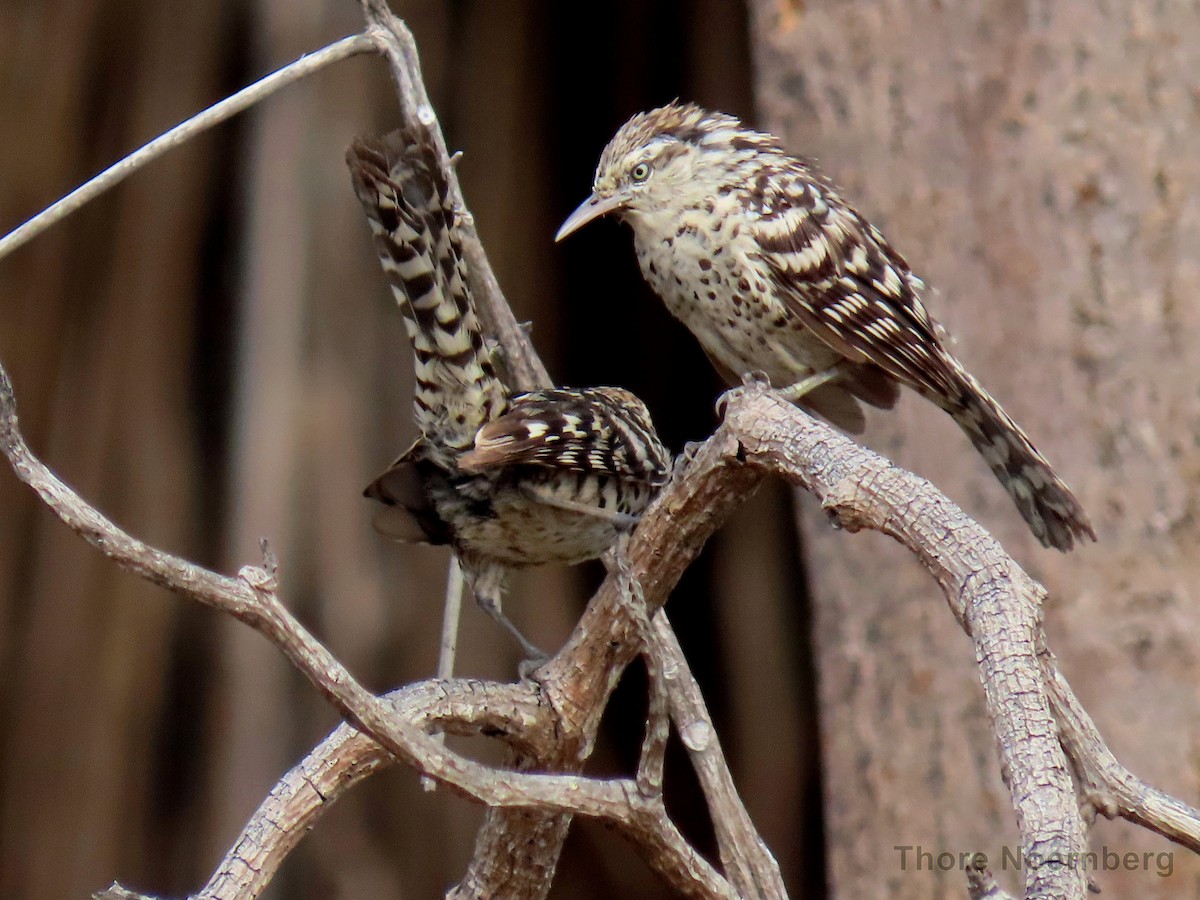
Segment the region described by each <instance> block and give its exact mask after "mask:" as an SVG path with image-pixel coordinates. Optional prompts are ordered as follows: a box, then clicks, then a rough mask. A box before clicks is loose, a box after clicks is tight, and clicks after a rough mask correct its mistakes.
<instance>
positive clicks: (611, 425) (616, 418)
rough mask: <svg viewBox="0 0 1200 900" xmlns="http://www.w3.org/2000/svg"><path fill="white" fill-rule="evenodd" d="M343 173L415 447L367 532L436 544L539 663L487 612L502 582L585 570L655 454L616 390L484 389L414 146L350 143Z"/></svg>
mask: <svg viewBox="0 0 1200 900" xmlns="http://www.w3.org/2000/svg"><path fill="white" fill-rule="evenodd" d="M347 164H348V165H349V167H350V172H351V177H352V180H353V183H354V189H355V192H356V194H357V195H358V198H359V200H360V201H361V203H362V205H363V209H364V210H365V211H366V214H367V219H368V221H369V223H370V226H371V231H372V232H373V233H374V237H375V246H376V250H377V252H378V255H379V259H380V262H381V263H382V265H383V269H384V272H385V274H386V275H387V278H388V282H389V283H390V285H391V289H392V293H393V295H394V296H395V299H396V301H397V303H398V304H399V306H400V310H401V312H402V313H403V316H404V322H405V327H406V330H407V333H408V337H409V339H410V341H411V343H412V348H413V357H414V365H415V369H416V387H415V391H414V395H413V415H414V418H415V420H416V425H417V428H418V431H419V432H420V437H418V438H417V441H416V443H414V444H413V445H412V446H411V447H410V448H409V449H408V450H407V451H405V453H403V454H402V455H401V456H400V458H399V459H397V460H396V461H395V462H394V463H392V465H391V466H389V467H388V468H387V470H386V471H385V472H383V474H381V475H380V476H379V477H378V478H376V479H375V480H374V481H373V482H371V484H370V485H369V486H368V487H367V489H366V491H365V494H366V496H367V497H370V498H371V499H374V500H377V501H379V502H380V503H381V504H383V506H382V508H381V509H380V511H379V513H378V514H377V515H376V517H375V525H376V528H377V529H378V530H379V531H381V532H382V533H383V534H385V535H387V536H389V537H392V538H395V539H397V540H401V541H412V542H422V543H431V544H450V545H451V546H452V547H453V548H454V552H455V553H456V555H457V556H458V558H459V561H460V562H461V563H462V567H463V572H464V576H465V578H466V580H467V583H468V584H469V586H470V587H471V589H472V591H473V593H474V594H475V597H476V599H477V600H478V602H479V604H480V606H482V607H483V609H484V610H486V611H487V612H488V613H489V614H490V615H491V616H492V617H493V618H494V619H496V621H497V622H499V623H500V624H501V625H503V626H504V627H505V628H506V629H507V630H508V631H509V632H510V633H511V634H512V635H513V636H514V637H515V638H516V640H517V641H518V642H519V643H520V645H521V647H522V649H523V650H524V652H525V654H526V656H527V657H529V658H531V659H534V658H539V657H541V656H542V655H543V654H542V653H541V651H539V650H538V649H537V647H535V646H534V645H533V644H532V643H530V642H529V641H528V640H527V639H526V638H525V636H524V635H523V634H522V633H521V632H520V630H519V629H517V627H516V626H515V625H513V623H512V622H511V621H510V620H509V619H508V618H507V617H506V616H505V615H504V614H503V611H502V609H501V595H502V593H503V590H504V582H505V575H506V573H507V572H508V570H510V569H513V568H520V567H524V566H531V565H538V564H542V563H550V562H560V563H569V564H573V563H578V562H583V561H584V560H589V559H595V558H597V557H599V556H600V555H601V554H603V553H604V552H605V550H607V549H608V548H609V547H610V546H611V545H612V544H613V543H614V542H615V541H616V539H617V537H618V536H619V535H621V534H622V533H626V532H628V531H629V530H630V529H631V528H632V527H633V526H634V524H635V523H636V522H637V520H638V517H639V516H640V515H641V513H642V512H643V511H644V510H645V509H646V507H647V506H648V505H649V504H650V501H651V500H652V499H653V498H654V496H655V495H656V493H657V492H658V490H659V489H660V488H661V487H662V485H663V484H665V483H666V481H667V480H668V478H669V477H670V466H671V457H670V454H669V453H668V452H667V450H666V448H665V447H664V446H663V444H662V442H661V441H660V440H659V438H658V435H657V432H656V431H655V429H654V425H653V423H652V422H651V419H650V413H649V411H648V410H647V409H646V407H645V405H644V404H643V403H642V401H641V400H639V399H638V398H637V397H636V396H635V395H634V394H632V393H630V392H629V391H626V390H623V389H621V388H613V387H595V388H584V389H569V388H555V389H551V390H542V391H533V392H529V393H524V394H514V393H513V392H512V391H510V390H509V388H508V386H507V385H506V384H505V383H504V382H503V381H502V380H501V379H500V378H499V377H498V376H497V373H496V367H495V365H494V362H493V360H492V355H491V352H490V349H489V347H488V344H487V342H485V340H484V335H483V332H482V330H481V328H480V323H479V319H478V317H477V315H476V311H475V308H474V303H473V300H472V297H471V292H470V289H469V287H468V282H467V273H466V266H465V263H464V259H463V252H462V247H461V239H460V236H459V229H458V225H457V222H456V212H455V208H454V204H453V201H452V199H451V195H450V190H449V185H448V182H447V180H446V177H445V173H444V172H443V171H442V170H441V168H440V167H439V166H438V164H437V157H436V156H435V154H434V151H433V148H432V145H431V143H430V140H429V138H428V135H423V134H419V133H417V132H415V131H398V132H395V133H393V134H391V135H389V136H388V137H386V138H383V139H359V140H357V141H356V142H355V143H354V144H353V145H352V146H351V148H350V150H349V152H348V153H347Z"/></svg>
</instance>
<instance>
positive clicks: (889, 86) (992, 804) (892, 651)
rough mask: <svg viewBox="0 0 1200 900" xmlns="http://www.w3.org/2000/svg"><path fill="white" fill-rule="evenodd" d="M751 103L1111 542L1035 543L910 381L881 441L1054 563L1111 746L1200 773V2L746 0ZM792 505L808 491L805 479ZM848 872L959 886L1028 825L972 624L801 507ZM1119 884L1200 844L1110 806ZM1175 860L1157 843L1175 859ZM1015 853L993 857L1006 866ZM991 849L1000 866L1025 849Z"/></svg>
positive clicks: (843, 868)
mask: <svg viewBox="0 0 1200 900" xmlns="http://www.w3.org/2000/svg"><path fill="white" fill-rule="evenodd" d="M751 9H752V23H753V25H752V35H753V45H754V54H755V70H756V84H755V88H756V98H757V102H758V109H759V113H760V123H761V124H762V125H763V126H764V127H767V128H769V129H770V130H773V131H776V132H777V133H779V134H780V135H782V136H784V137H785V139H786V141H787V144H788V146H789V147H790V148H791V149H792V150H794V151H795V152H799V153H804V154H806V155H811V156H815V157H817V158H818V159H820V160H821V161H822V163H823V168H824V169H825V171H826V172H827V174H829V175H830V176H831V177H833V179H834V180H835V181H837V182H839V183H841V184H842V185H843V186H844V187H845V188H846V191H847V193H848V195H849V196H850V197H851V198H854V199H855V201H856V202H857V204H858V205H859V207H860V209H861V210H862V211H863V212H864V213H865V214H867V215H868V216H869V217H870V218H872V219H873V220H874V221H875V223H876V224H877V225H879V226H880V228H881V229H882V230H883V231H884V233H885V234H887V235H888V236H889V237H890V239H891V240H892V241H893V243H895V244H896V245H897V247H898V248H899V249H900V251H901V253H903V254H904V255H905V256H906V257H907V259H908V261H909V262H910V264H912V265H913V266H914V268H915V269H916V270H917V271H918V272H919V273H920V274H921V275H922V276H923V277H925V278H926V280H927V281H929V282H930V284H932V285H933V287H934V292H933V293H931V295H930V296H929V305H930V307H931V308H932V310H933V312H934V314H935V315H936V316H937V317H939V318H940V319H941V320H942V321H943V322H944V323H945V324H946V326H947V327H948V328H949V330H950V332H951V333H952V334H954V335H955V336H956V337H957V338H958V343H957V345H956V347H955V350H956V352H957V354H958V355H959V356H960V358H961V359H962V360H963V361H964V363H965V364H966V365H967V367H968V368H969V369H971V370H972V371H973V372H974V373H975V374H976V375H977V376H978V377H979V378H980V380H981V381H982V382H983V383H984V384H985V385H986V386H987V387H988V388H989V389H990V390H991V391H992V392H993V393H994V394H995V395H996V396H997V397H998V398H999V399H1000V400H1001V401H1002V402H1003V403H1004V404H1005V406H1006V407H1007V409H1008V410H1009V412H1010V413H1011V414H1012V415H1013V416H1014V417H1015V418H1016V419H1017V421H1019V422H1021V423H1022V425H1023V426H1024V427H1025V428H1026V429H1027V430H1028V431H1029V433H1030V434H1031V435H1032V436H1033V437H1034V439H1035V441H1036V442H1037V443H1038V446H1039V447H1040V448H1041V449H1042V450H1043V452H1045V453H1046V455H1047V456H1048V457H1049V458H1050V460H1051V461H1052V462H1054V464H1055V465H1056V467H1057V468H1058V470H1059V472H1060V473H1061V474H1062V476H1063V477H1064V478H1065V479H1066V480H1067V481H1068V483H1070V484H1071V485H1072V486H1073V487H1074V488H1076V489H1077V491H1078V494H1079V496H1080V498H1081V500H1082V502H1083V505H1084V507H1085V508H1086V509H1087V510H1088V511H1089V512H1090V514H1091V516H1092V518H1093V521H1094V524H1095V526H1096V530H1097V533H1098V535H1099V544H1097V545H1094V546H1087V547H1084V548H1082V549H1081V550H1077V551H1076V552H1075V553H1073V554H1071V555H1069V556H1060V555H1058V554H1056V553H1054V552H1053V551H1048V550H1043V549H1042V548H1040V547H1039V546H1038V545H1037V544H1036V542H1035V541H1034V540H1033V538H1032V537H1031V536H1030V535H1029V534H1028V533H1027V531H1026V530H1025V527H1024V524H1023V523H1022V521H1021V520H1020V518H1019V517H1018V516H1017V515H1016V513H1015V511H1014V510H1013V507H1012V505H1011V503H1010V502H1009V501H1008V499H1007V497H1006V496H1005V494H1004V493H1003V491H1002V490H1001V489H1000V488H999V486H998V485H997V484H996V483H995V481H994V480H993V479H992V477H991V475H990V474H989V473H988V472H987V470H986V468H985V466H984V465H983V464H982V462H981V461H980V460H979V459H978V458H977V457H976V455H975V454H974V453H973V452H972V451H971V450H970V449H969V446H968V444H967V442H966V440H965V439H964V438H963V437H962V435H961V434H959V433H958V431H957V429H956V428H955V427H954V425H953V424H952V422H951V421H950V420H949V418H948V417H946V416H945V415H943V414H942V413H941V412H939V411H938V410H936V409H934V408H933V407H931V406H930V405H929V404H926V403H923V402H921V401H920V400H919V399H917V398H915V396H912V395H910V396H907V397H906V398H905V400H904V401H903V402H902V403H901V405H900V407H899V409H898V411H897V413H896V414H895V415H879V416H876V417H875V418H874V421H873V422H872V423H871V425H870V428H869V430H868V433H867V437H866V439H867V441H868V443H870V444H872V445H873V446H875V447H876V448H878V449H880V450H882V451H884V452H886V453H888V454H889V455H891V456H892V457H893V458H894V459H895V460H896V461H897V462H898V463H899V464H900V465H903V466H906V467H909V468H912V469H915V470H916V471H918V472H920V473H921V474H923V475H925V476H927V477H929V478H931V479H932V480H933V481H934V482H936V483H937V485H938V486H939V487H941V488H942V489H943V490H945V491H946V492H947V493H948V494H949V495H950V496H951V497H952V498H953V499H955V500H956V501H958V502H959V503H960V504H961V505H962V506H964V507H965V508H966V509H967V510H968V511H969V512H970V513H972V514H973V515H974V516H976V517H977V518H979V519H980V520H981V521H982V522H983V523H985V524H986V525H987V526H988V527H989V528H990V529H992V530H993V532H994V533H995V534H996V535H997V536H998V537H999V538H1000V539H1001V540H1002V541H1003V543H1004V545H1005V546H1006V547H1007V548H1008V549H1009V550H1010V551H1011V552H1013V553H1014V554H1015V556H1016V558H1017V559H1018V560H1019V561H1020V562H1021V563H1022V564H1023V565H1024V566H1026V568H1028V569H1029V571H1030V572H1031V573H1032V574H1033V575H1035V576H1036V577H1037V578H1039V579H1040V580H1042V582H1043V583H1044V584H1045V585H1046V586H1047V587H1048V588H1049V591H1050V599H1049V602H1048V604H1047V608H1046V617H1047V621H1048V631H1049V635H1050V640H1051V641H1052V647H1053V649H1054V650H1055V652H1056V653H1057V654H1058V656H1059V659H1060V662H1061V664H1062V667H1063V671H1064V673H1065V674H1066V675H1067V677H1068V678H1069V679H1070V680H1071V682H1072V684H1073V685H1074V687H1075V689H1076V690H1077V691H1078V693H1079V695H1080V697H1081V698H1082V700H1083V701H1084V703H1085V704H1086V705H1087V707H1088V709H1089V711H1090V712H1091V713H1092V715H1093V716H1094V717H1095V719H1096V721H1097V724H1098V725H1099V727H1100V729H1101V731H1102V733H1103V734H1104V735H1105V736H1106V738H1107V739H1108V741H1109V743H1110V745H1111V747H1112V749H1113V751H1114V752H1115V753H1116V754H1117V756H1118V757H1119V758H1120V759H1121V760H1122V761H1123V762H1124V763H1125V764H1126V765H1127V766H1129V767H1130V768H1131V769H1132V770H1133V771H1134V772H1135V773H1136V774H1138V775H1140V776H1141V777H1143V778H1145V779H1147V780H1148V781H1150V782H1151V783H1153V784H1155V785H1156V786H1158V787H1160V788H1163V789H1165V790H1167V791H1169V792H1171V793H1174V794H1175V795H1177V796H1179V797H1181V798H1182V799H1184V800H1186V801H1188V802H1191V803H1195V802H1196V798H1197V795H1198V793H1200V769H1198V766H1197V758H1198V757H1197V753H1198V750H1200V727H1198V725H1197V723H1198V722H1200V688H1198V685H1200V603H1198V601H1200V597H1198V596H1197V591H1196V587H1195V585H1196V583H1197V576H1198V575H1200V554H1197V552H1196V547H1197V546H1198V544H1200V518H1198V517H1197V512H1198V511H1200V506H1198V503H1200V487H1198V485H1200V479H1198V476H1200V366H1198V365H1197V361H1198V357H1197V352H1196V347H1197V345H1198V344H1200V306H1198V305H1197V303H1196V298H1197V296H1200V256H1198V254H1197V252H1196V247H1197V240H1198V237H1200V165H1198V163H1197V160H1200V103H1198V98H1200V82H1197V72H1198V71H1200V18H1198V17H1197V15H1196V8H1195V5H1194V4H1189V3H1170V2H1167V3H1159V2H1148V0H1147V2H1142V0H1132V2H1128V3H1119V4H1107V3H1092V2H1084V0H1073V2H1058V3H1037V2H1034V3H985V2H969V3H956V4H943V3H937V2H928V0H907V2H897V0H885V2H879V3H834V2H828V0H824V2H821V0H817V2H807V3H806V2H800V0H792V2H789V0H753V2H752V3H751ZM801 506H805V504H804V503H801ZM801 518H802V521H803V530H804V533H805V538H806V541H805V547H806V552H807V559H808V562H809V572H810V584H811V590H812V592H813V606H814V609H815V623H814V633H815V635H814V636H815V644H816V652H817V657H818V659H817V665H818V671H819V677H818V680H819V698H820V710H821V716H820V720H821V750H822V757H823V759H824V762H825V765H824V769H823V778H824V793H825V814H826V825H825V827H826V840H827V847H828V877H829V883H830V888H831V891H832V895H833V896H837V897H847V898H849V897H884V896H887V897H893V898H902V897H922V898H928V897H961V896H964V893H965V892H964V881H963V876H962V873H961V871H960V869H959V868H958V867H957V866H956V867H955V868H954V870H953V871H950V872H945V873H943V872H939V871H933V872H930V871H928V868H929V867H928V865H926V866H925V870H923V871H915V870H914V864H913V859H912V856H911V855H910V856H909V865H908V868H907V870H903V869H902V867H901V858H900V854H899V852H898V851H895V850H894V849H893V848H894V847H896V846H904V845H910V846H914V847H915V846H921V847H923V848H924V849H926V850H931V851H933V853H934V854H935V856H936V854H937V853H938V852H940V851H943V850H949V851H952V852H955V853H957V852H959V851H964V850H965V851H975V850H982V851H984V852H986V853H987V854H988V856H989V858H991V859H992V860H993V861H998V860H999V859H1000V858H1001V854H1002V847H1003V846H1004V845H1008V846H1010V847H1012V846H1015V843H1014V837H1015V834H1014V826H1013V822H1012V814H1011V811H1010V806H1009V800H1008V795H1007V791H1006V789H1005V788H1004V786H1003V784H1002V782H1001V780H1000V778H999V777H998V773H997V757H996V753H995V748H994V746H993V741H992V739H991V738H990V737H989V730H988V725H987V721H986V718H985V713H984V709H983V703H982V693H981V691H980V690H979V688H978V682H977V677H976V670H975V668H974V663H973V660H972V658H971V651H970V645H969V643H968V642H967V641H966V640H965V639H964V637H963V636H962V634H960V633H959V632H958V631H957V630H956V627H955V625H954V624H953V622H952V620H951V618H950V616H949V615H947V613H946V610H945V604H944V602H943V601H942V600H941V598H940V597H939V596H938V595H937V592H936V590H935V589H934V587H933V585H932V584H931V583H930V580H929V579H928V577H927V576H926V574H925V573H924V572H923V571H921V570H920V568H919V566H918V565H917V564H916V563H915V561H913V560H911V559H909V558H906V556H905V554H904V553H903V552H902V551H901V550H900V549H899V547H898V546H896V545H894V544H892V543H891V542H890V541H888V540H887V539H885V538H883V537H881V536H879V535H875V534H870V535H864V536H855V537H847V536H846V535H842V534H836V533H833V532H831V531H830V530H829V529H828V528H827V527H825V525H824V523H823V521H822V518H821V516H820V514H819V512H816V511H814V510H811V509H806V510H805V511H804V513H803V514H802V516H801ZM1105 846H1107V847H1108V848H1109V849H1110V850H1115V851H1117V852H1119V853H1121V854H1124V853H1126V852H1128V851H1131V850H1132V851H1137V852H1139V853H1142V852H1145V851H1148V850H1149V851H1154V852H1155V853H1159V852H1172V851H1173V852H1174V856H1173V860H1172V862H1173V874H1172V875H1171V876H1170V877H1161V876H1160V875H1159V874H1158V872H1159V869H1158V861H1157V860H1156V859H1153V858H1152V859H1151V861H1150V866H1149V870H1148V871H1147V869H1146V868H1145V866H1144V863H1143V861H1142V860H1139V863H1138V867H1137V870H1136V871H1116V872H1105V871H1100V872H1097V873H1096V875H1095V878H1096V881H1097V883H1098V884H1099V886H1100V887H1102V888H1103V890H1104V894H1105V895H1109V894H1110V893H1111V895H1113V896H1120V897H1126V896H1128V897H1133V896H1136V897H1147V898H1153V897H1182V896H1196V895H1197V893H1200V861H1198V860H1197V859H1196V858H1195V857H1194V856H1192V855H1191V854H1188V853H1186V852H1184V851H1181V850H1178V849H1177V848H1173V847H1172V845H1170V844H1168V843H1167V842H1166V841H1165V840H1163V839H1161V838H1158V837H1157V836H1155V835H1152V834H1149V833H1147V832H1144V831H1140V830H1138V829H1135V828H1133V827H1132V826H1128V825H1126V824H1124V823H1115V824H1114V823H1109V822H1106V821H1103V822H1101V823H1100V824H1099V825H1098V826H1097V827H1096V829H1095V832H1094V838H1093V847H1094V849H1097V850H1101V848H1103V847H1105ZM1164 861H1165V860H1164ZM997 868H998V869H999V868H1000V867H999V866H998V867H997ZM1009 869H1010V871H1009V872H1008V873H1007V874H1006V873H1004V872H1003V871H998V876H999V877H1000V878H1001V879H1002V880H1003V882H1004V884H1005V885H1006V886H1007V887H1008V888H1009V889H1013V890H1015V889H1018V888H1019V885H1020V883H1021V880H1020V877H1019V875H1016V874H1015V873H1013V872H1012V871H1011V866H1010V867H1009Z"/></svg>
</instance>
